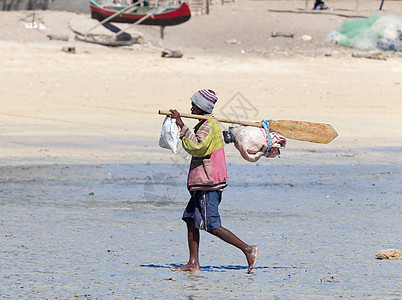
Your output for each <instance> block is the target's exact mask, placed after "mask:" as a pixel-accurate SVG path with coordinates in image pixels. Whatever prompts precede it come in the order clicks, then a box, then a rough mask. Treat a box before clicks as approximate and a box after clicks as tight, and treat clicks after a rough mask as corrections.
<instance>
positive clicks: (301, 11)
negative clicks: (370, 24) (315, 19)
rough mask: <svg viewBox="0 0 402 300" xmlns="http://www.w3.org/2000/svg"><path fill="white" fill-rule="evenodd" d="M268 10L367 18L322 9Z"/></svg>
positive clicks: (271, 10)
mask: <svg viewBox="0 0 402 300" xmlns="http://www.w3.org/2000/svg"><path fill="white" fill-rule="evenodd" d="M268 11H269V12H277V13H291V14H313V15H321V14H323V15H334V16H339V17H344V18H367V17H366V16H358V15H346V14H340V13H336V12H332V11H323V10H319V11H317V10H282V9H281V10H279V9H268Z"/></svg>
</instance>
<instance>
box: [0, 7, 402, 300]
mask: <svg viewBox="0 0 402 300" xmlns="http://www.w3.org/2000/svg"><path fill="white" fill-rule="evenodd" d="M360 2H362V1H360ZM328 4H329V5H330V7H331V8H332V10H330V11H322V12H319V13H311V11H309V12H306V11H304V9H305V1H236V2H225V4H224V5H221V4H218V3H215V4H213V5H212V6H211V13H210V14H209V15H205V16H193V17H192V18H191V19H190V21H188V22H187V23H184V24H182V25H179V26H175V27H171V28H167V29H166V36H165V44H164V46H165V47H166V48H168V49H172V50H178V51H181V52H182V53H183V57H182V58H180V59H179V58H162V57H161V51H162V48H161V47H160V45H159V29H158V28H149V27H139V28H135V29H132V30H130V33H131V34H133V35H134V34H138V35H140V36H141V37H142V38H141V44H135V45H132V46H127V47H120V48H109V47H104V46H99V45H93V44H88V43H83V42H80V41H76V40H74V33H73V32H72V30H71V28H73V29H74V30H77V31H81V32H82V31H85V30H86V29H88V28H89V27H91V26H92V25H94V24H96V21H94V20H91V19H90V18H89V14H88V15H85V14H75V13H68V12H50V11H36V18H38V20H40V22H41V23H42V24H43V25H44V26H45V27H44V28H45V29H43V30H37V29H29V28H26V26H25V25H26V23H29V22H30V21H29V20H30V19H31V16H30V14H31V12H29V11H17V12H0V25H1V26H0V51H1V53H2V54H1V56H0V82H1V89H0V99H1V103H2V109H1V110H0V116H1V118H0V129H1V130H0V149H1V151H0V170H1V172H0V193H1V199H0V206H1V211H2V213H1V214H0V226H1V232H0V244H1V245H2V246H1V248H0V251H1V253H2V255H1V257H0V265H2V269H1V271H0V278H1V279H2V280H1V283H0V297H3V298H4V299H15V298H27V299H28V298H29V299H35V298H37V299H56V298H57V299H77V298H79V299H123V298H136V297H137V298H139V299H150V298H159V299H169V298H170V295H171V296H172V299H173V298H180V299H200V298H202V297H207V298H208V297H212V296H214V297H216V298H219V299H237V298H250V299H307V298H308V299H314V298H316V299H318V298H319V299H334V298H339V297H344V298H358V299H362V298H365V297H370V299H371V298H373V299H374V298H375V299H398V298H400V297H402V295H401V293H400V284H401V283H400V279H399V278H400V262H398V261H397V262H384V261H377V260H375V253H376V251H379V250H381V249H385V248H399V249H400V248H401V247H402V246H401V239H400V220H399V215H400V208H401V207H400V199H401V189H400V181H401V179H402V176H401V174H402V169H401V166H400V163H401V159H402V156H401V150H402V148H401V147H402V133H401V128H402V104H401V95H402V54H401V53H400V52H391V51H388V52H381V53H379V54H378V53H377V54H378V55H377V56H376V58H379V59H367V58H358V57H354V55H353V54H354V53H364V54H372V52H364V51H359V50H356V49H349V48H345V47H342V46H339V45H335V44H330V43H327V42H325V39H326V37H327V35H328V34H329V32H330V31H332V30H335V28H337V27H338V26H340V25H341V24H342V22H343V21H344V20H345V19H347V17H346V16H371V15H372V14H373V13H375V12H377V11H378V7H379V1H364V2H363V3H360V8H359V11H356V10H355V2H354V1H330V2H328ZM310 5H312V3H311V1H310ZM257 11H258V12H260V13H258V14H256V12H257ZM387 14H393V15H397V16H399V17H401V16H402V5H401V2H400V1H385V4H384V9H383V11H381V15H387ZM272 32H292V33H293V34H294V37H293V38H286V37H272V36H271V33H272ZM97 33H106V31H105V30H104V29H99V30H97ZM49 34H51V35H66V36H68V38H69V40H68V41H56V40H50V39H49V38H48V37H47V35H49ZM305 35H307V36H310V37H311V38H312V39H311V40H310V41H305V40H303V39H302V37H303V36H305ZM63 47H74V49H75V53H68V52H64V51H62V49H63ZM201 88H211V89H213V90H215V91H216V93H217V95H218V97H219V100H218V103H217V105H216V107H215V115H218V116H225V117H233V118H240V119H245V120H250V121H260V120H262V119H278V120H279V119H289V120H300V121H311V122H321V123H329V124H331V125H332V126H333V127H334V128H335V129H336V131H337V132H338V134H339V136H338V137H337V138H336V139H335V140H334V141H332V142H331V143H330V144H326V145H324V144H313V143H306V142H301V141H295V140H288V144H287V148H285V149H284V150H283V151H282V155H281V158H280V159H261V160H260V161H259V162H258V164H252V163H248V162H246V161H244V160H243V159H242V158H241V156H240V155H239V153H238V152H237V150H236V149H235V148H234V147H233V145H227V146H226V147H225V150H226V154H227V161H228V164H229V179H230V180H231V181H230V182H229V187H228V189H227V192H226V196H225V197H226V198H225V199H228V200H229V199H231V200H230V201H227V202H225V203H224V205H223V207H222V215H223V218H224V221H225V222H226V223H225V224H228V226H229V228H231V229H233V231H235V232H238V233H239V235H241V236H243V237H244V238H245V239H247V240H250V242H254V243H258V244H259V245H260V248H261V249H262V250H261V255H260V258H259V262H258V264H257V268H256V270H255V271H254V273H253V274H252V275H250V276H248V275H246V274H245V269H244V268H245V266H244V267H243V264H244V263H245V262H244V261H243V257H242V256H241V255H240V253H238V252H237V250H235V249H232V248H229V247H228V246H226V245H224V244H223V243H222V242H220V241H218V240H216V239H214V238H213V237H211V236H207V234H204V235H202V241H201V245H202V247H203V248H202V251H201V264H202V270H203V271H205V272H201V275H191V274H190V275H189V274H176V273H172V272H171V271H170V270H169V268H170V267H172V266H176V265H178V264H181V263H184V262H185V260H186V259H187V246H186V244H185V226H184V224H182V221H181V220H180V217H181V213H182V210H183V208H184V206H185V203H186V201H187V200H188V199H187V198H188V197H187V192H186V190H185V180H186V178H185V177H186V171H187V165H188V161H189V157H188V156H186V155H185V154H184V153H183V151H179V154H176V155H175V154H172V153H171V152H170V151H169V150H166V149H161V148H160V147H159V146H158V140H159V134H160V129H161V124H162V121H163V116H160V115H158V114H157V111H158V110H159V109H169V108H176V109H178V110H179V111H182V112H189V110H190V100H189V97H190V96H191V95H192V94H193V93H194V92H195V91H197V90H198V89H201ZM188 124H190V125H192V124H195V123H194V122H193V121H191V120H189V121H188ZM225 126H227V125H222V127H223V128H225ZM267 174H268V175H267ZM250 199H255V200H254V202H253V201H251V200H250ZM398 223H399V225H398ZM262 225H263V226H262ZM225 253H226V254H228V255H225ZM258 267H260V269H258Z"/></svg>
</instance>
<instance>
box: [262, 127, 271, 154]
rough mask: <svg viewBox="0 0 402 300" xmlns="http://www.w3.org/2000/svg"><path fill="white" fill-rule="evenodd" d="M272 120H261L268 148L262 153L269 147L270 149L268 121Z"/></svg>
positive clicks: (268, 149)
mask: <svg viewBox="0 0 402 300" xmlns="http://www.w3.org/2000/svg"><path fill="white" fill-rule="evenodd" d="M271 121H272V120H262V121H261V122H260V123H261V126H262V128H264V129H265V133H266V135H267V142H268V148H267V150H266V151H265V153H264V155H265V154H267V153H268V152H269V151H270V150H271V149H272V138H271V135H270V134H269V123H271Z"/></svg>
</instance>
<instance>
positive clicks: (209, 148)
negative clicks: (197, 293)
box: [170, 89, 258, 273]
mask: <svg viewBox="0 0 402 300" xmlns="http://www.w3.org/2000/svg"><path fill="white" fill-rule="evenodd" d="M217 100H218V98H217V96H216V94H215V92H214V91H212V90H208V89H203V90H200V91H198V92H196V93H195V94H194V95H193V96H192V97H191V101H192V107H191V113H192V114H194V115H209V116H210V117H211V118H210V119H208V120H200V122H199V123H198V124H197V125H196V126H195V127H194V133H192V132H191V130H190V129H189V128H188V127H187V126H186V125H185V124H184V123H183V121H182V119H181V117H180V113H179V112H178V111H177V110H175V109H171V110H170V112H171V113H172V115H171V116H172V118H175V119H176V124H177V125H178V126H179V127H180V129H181V130H180V138H181V140H182V145H183V148H184V150H185V151H186V152H188V153H189V154H190V155H191V156H192V159H191V163H190V171H189V174H188V178H187V188H188V190H189V191H190V194H191V198H190V201H189V203H188V205H187V207H186V209H185V211H184V213H183V221H185V222H186V224H187V238H188V246H189V252H190V255H189V256H190V258H189V261H188V263H187V264H185V265H183V266H181V267H178V268H173V269H172V270H173V271H193V272H199V271H200V263H199V258H198V249H199V242H200V232H199V230H200V229H201V230H205V231H207V232H209V233H211V234H213V235H215V236H217V237H219V238H220V239H222V240H223V241H225V242H227V243H229V244H231V245H233V246H235V247H237V248H239V249H240V250H241V251H243V253H244V254H245V255H246V259H247V263H248V271H247V273H250V272H251V270H252V269H253V268H254V266H255V264H256V261H257V252H258V247H257V246H251V245H247V244H246V243H244V242H243V241H242V240H240V239H239V238H238V237H237V236H236V235H234V234H233V233H232V232H231V231H229V230H227V229H226V228H224V227H222V226H221V218H220V215H219V212H218V206H219V204H220V202H221V199H222V191H223V189H224V188H225V187H226V179H227V171H226V161H225V152H224V149H223V138H222V132H221V128H220V124H219V122H218V121H217V120H216V119H214V118H213V115H212V110H213V109H214V106H215V103H216V101H217Z"/></svg>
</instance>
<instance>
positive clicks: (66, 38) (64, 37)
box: [46, 34, 68, 41]
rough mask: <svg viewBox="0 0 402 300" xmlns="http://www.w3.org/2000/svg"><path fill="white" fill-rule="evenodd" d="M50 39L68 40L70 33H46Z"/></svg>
mask: <svg viewBox="0 0 402 300" xmlns="http://www.w3.org/2000/svg"><path fill="white" fill-rule="evenodd" d="M46 36H47V37H48V38H49V40H51V41H52V40H56V41H68V35H65V34H62V35H58V34H48V35H46Z"/></svg>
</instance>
